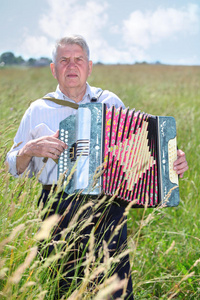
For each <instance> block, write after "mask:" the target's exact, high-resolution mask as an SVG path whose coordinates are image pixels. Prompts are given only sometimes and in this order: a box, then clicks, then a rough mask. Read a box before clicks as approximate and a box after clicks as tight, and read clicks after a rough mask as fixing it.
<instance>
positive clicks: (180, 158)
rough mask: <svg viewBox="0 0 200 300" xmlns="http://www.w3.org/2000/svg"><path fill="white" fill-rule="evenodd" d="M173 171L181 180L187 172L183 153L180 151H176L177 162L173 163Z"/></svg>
mask: <svg viewBox="0 0 200 300" xmlns="http://www.w3.org/2000/svg"><path fill="white" fill-rule="evenodd" d="M174 170H175V171H176V173H177V174H178V175H179V176H180V178H183V174H184V172H186V171H187V170H188V163H187V161H186V157H185V153H184V152H183V151H182V150H178V151H177V160H176V161H175V162H174Z"/></svg>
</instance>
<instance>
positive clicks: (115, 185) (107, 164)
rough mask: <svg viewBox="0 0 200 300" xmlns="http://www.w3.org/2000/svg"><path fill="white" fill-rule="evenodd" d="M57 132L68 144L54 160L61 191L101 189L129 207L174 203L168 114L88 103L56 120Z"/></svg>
mask: <svg viewBox="0 0 200 300" xmlns="http://www.w3.org/2000/svg"><path fill="white" fill-rule="evenodd" d="M59 135H60V136H59V138H60V139H61V140H62V141H63V142H65V143H66V144H67V145H68V148H67V149H66V150H65V151H64V152H63V153H62V154H61V156H60V157H59V160H58V178H60V176H61V177H62V178H63V180H64V189H65V192H66V193H67V194H73V193H76V192H80V191H81V192H82V194H89V195H94V196H97V195H99V194H101V193H103V194H104V195H107V196H113V197H116V199H119V200H120V201H122V202H123V203H127V202H130V201H134V203H133V207H144V206H147V207H156V206H158V205H164V206H177V205H178V204H179V187H178V175H177V174H176V172H175V171H174V170H173V162H174V161H175V160H176V158H177V145H176V123H175V119H174V118H173V117H163V116H152V115H149V114H146V113H144V112H141V111H135V110H134V109H131V110H130V109H129V108H126V109H122V108H121V107H120V108H115V107H114V106H112V107H110V108H107V107H106V105H105V104H102V103H88V104H82V105H79V108H78V110H77V113H76V114H75V115H70V116H69V117H68V118H66V119H65V120H63V121H62V122H61V123H60V126H59Z"/></svg>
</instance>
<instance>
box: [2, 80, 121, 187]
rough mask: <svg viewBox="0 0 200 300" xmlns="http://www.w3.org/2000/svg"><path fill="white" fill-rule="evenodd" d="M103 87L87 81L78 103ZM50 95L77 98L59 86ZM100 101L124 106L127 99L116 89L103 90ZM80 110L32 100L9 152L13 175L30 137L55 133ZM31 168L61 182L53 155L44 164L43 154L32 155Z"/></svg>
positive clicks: (45, 180) (41, 177) (44, 180)
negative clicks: (64, 91) (20, 154)
mask: <svg viewBox="0 0 200 300" xmlns="http://www.w3.org/2000/svg"><path fill="white" fill-rule="evenodd" d="M99 90H100V89H99V88H96V87H91V86H90V85H89V84H88V83H87V88H86V93H85V95H84V97H83V99H82V100H81V101H80V102H79V103H78V104H83V103H89V102H90V100H91V99H92V97H95V96H97V94H98V92H99ZM46 96H48V97H53V98H57V99H62V100H68V101H71V102H74V101H73V100H71V99H69V98H68V97H66V96H65V95H64V94H63V93H62V92H61V91H60V89H59V87H57V89H56V91H55V92H53V93H49V94H47V95H46ZM98 102H102V103H106V105H107V106H108V107H110V106H112V105H114V106H115V107H119V106H122V107H123V108H124V104H123V102H122V101H121V100H120V99H119V98H118V97H117V96H116V95H115V94H114V93H112V92H109V91H107V90H104V91H103V93H102V95H101V96H100V98H99V99H98ZM76 112H77V110H76V109H73V108H70V107H66V106H62V105H59V104H56V103H54V102H52V101H50V100H44V99H38V100H36V101H34V102H33V103H31V105H30V107H29V108H28V109H27V111H26V112H25V114H24V116H23V118H22V120H21V123H20V126H19V128H18V131H17V133H16V136H15V138H14V144H13V146H12V148H11V150H10V151H9V152H8V154H7V158H6V160H7V162H8V165H9V172H10V173H11V174H12V175H13V176H15V177H18V174H17V169H16V156H17V154H18V151H19V150H20V149H21V148H22V147H23V146H24V145H25V144H26V143H27V142H28V141H30V140H32V139H37V138H39V137H42V136H49V135H52V134H54V133H55V132H56V131H57V130H58V128H59V123H60V122H61V121H62V120H64V119H65V118H67V117H68V116H70V115H72V114H76ZM41 170H42V171H41ZM27 171H28V172H29V177H32V176H33V174H34V175H35V176H37V174H38V172H41V173H40V175H39V178H38V179H39V181H40V182H41V183H42V184H53V183H56V182H57V164H56V163H55V162H54V161H53V160H52V159H48V161H47V163H46V164H45V165H44V162H43V157H32V159H31V161H30V163H29V166H28V168H27V170H26V172H27ZM21 175H22V174H21ZM21 175H20V176H21Z"/></svg>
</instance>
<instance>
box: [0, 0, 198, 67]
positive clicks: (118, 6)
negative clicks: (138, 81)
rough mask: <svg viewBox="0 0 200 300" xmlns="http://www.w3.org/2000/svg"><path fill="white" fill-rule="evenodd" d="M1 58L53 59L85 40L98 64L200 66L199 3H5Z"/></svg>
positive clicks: (25, 0)
mask: <svg viewBox="0 0 200 300" xmlns="http://www.w3.org/2000/svg"><path fill="white" fill-rule="evenodd" d="M0 4H1V6H0V7H1V9H0V36H1V39H0V54H1V53H3V52H6V51H11V52H13V53H14V54H15V55H22V57H23V58H25V59H28V58H30V57H34V58H39V57H41V56H46V57H51V52H52V47H53V45H54V42H55V41H56V40H57V39H58V38H60V37H63V36H66V35H69V34H74V33H77V34H81V35H83V36H84V37H85V38H86V40H87V42H88V44H89V46H90V50H91V59H92V60H93V62H103V63H135V62H142V61H147V62H150V63H151V62H155V61H160V62H162V63H166V64H174V65H177V64H181V65H200V1H199V0H191V1H186V0H165V1H164V0H128V1H126V0H123V1H116V0H105V1H104V0H0Z"/></svg>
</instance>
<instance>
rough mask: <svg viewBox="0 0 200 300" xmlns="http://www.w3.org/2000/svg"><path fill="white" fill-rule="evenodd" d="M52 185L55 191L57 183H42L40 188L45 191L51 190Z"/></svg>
mask: <svg viewBox="0 0 200 300" xmlns="http://www.w3.org/2000/svg"><path fill="white" fill-rule="evenodd" d="M52 187H53V191H55V190H56V188H57V185H52V184H43V185H42V188H43V190H45V191H51V189H52Z"/></svg>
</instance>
